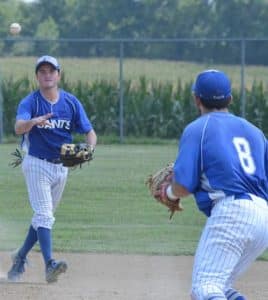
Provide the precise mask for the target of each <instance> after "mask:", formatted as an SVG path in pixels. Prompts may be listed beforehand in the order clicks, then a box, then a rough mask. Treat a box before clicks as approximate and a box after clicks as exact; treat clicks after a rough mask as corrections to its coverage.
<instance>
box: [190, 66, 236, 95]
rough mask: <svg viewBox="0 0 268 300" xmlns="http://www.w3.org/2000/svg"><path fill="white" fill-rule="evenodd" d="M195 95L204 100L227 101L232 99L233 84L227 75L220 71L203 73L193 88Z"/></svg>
mask: <svg viewBox="0 0 268 300" xmlns="http://www.w3.org/2000/svg"><path fill="white" fill-rule="evenodd" d="M192 91H193V93H194V94H195V95H196V96H197V97H199V98H201V99H203V100H218V101H221V100H226V99H228V98H229V97H231V95H232V94H231V93H232V91H231V82H230V80H229V78H228V77H227V75H226V74H225V73H224V72H222V71H219V70H213V69H211V70H205V71H203V72H201V73H200V74H199V75H198V76H197V78H196V81H195V83H194V85H193V87H192Z"/></svg>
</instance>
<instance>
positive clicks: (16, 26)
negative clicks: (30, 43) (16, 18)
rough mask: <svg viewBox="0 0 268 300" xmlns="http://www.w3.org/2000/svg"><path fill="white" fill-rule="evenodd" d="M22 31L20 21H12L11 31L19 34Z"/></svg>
mask: <svg viewBox="0 0 268 300" xmlns="http://www.w3.org/2000/svg"><path fill="white" fill-rule="evenodd" d="M20 31H21V26H20V24H19V23H12V24H11V25H10V26H9V32H10V33H11V34H13V35H16V34H19V33H20Z"/></svg>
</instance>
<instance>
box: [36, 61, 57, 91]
mask: <svg viewBox="0 0 268 300" xmlns="http://www.w3.org/2000/svg"><path fill="white" fill-rule="evenodd" d="M36 78H37V81H38V82H39V86H40V88H41V89H51V88H55V87H57V85H58V82H59V79H60V74H59V72H58V70H56V69H54V68H53V66H51V65H50V64H44V65H41V66H40V67H39V69H38V71H37V74H36Z"/></svg>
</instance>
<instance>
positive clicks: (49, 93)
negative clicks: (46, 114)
mask: <svg viewBox="0 0 268 300" xmlns="http://www.w3.org/2000/svg"><path fill="white" fill-rule="evenodd" d="M40 93H41V95H42V96H43V98H45V99H46V100H47V101H49V102H51V103H54V102H57V101H58V99H59V90H58V88H56V89H40Z"/></svg>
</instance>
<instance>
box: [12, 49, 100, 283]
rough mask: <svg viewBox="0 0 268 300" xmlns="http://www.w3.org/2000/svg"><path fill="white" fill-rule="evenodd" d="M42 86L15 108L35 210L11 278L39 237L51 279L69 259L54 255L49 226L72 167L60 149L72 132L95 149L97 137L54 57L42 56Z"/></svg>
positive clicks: (39, 75)
mask: <svg viewBox="0 0 268 300" xmlns="http://www.w3.org/2000/svg"><path fill="white" fill-rule="evenodd" d="M35 73H36V79H37V81H38V84H39V89H38V90H37V91H34V92H32V93H30V94H29V95H28V96H26V97H25V98H24V99H22V100H21V102H20V103H19V106H18V109H17V116H16V123H15V132H16V134H19V135H23V142H22V147H23V149H24V150H25V151H26V155H25V157H24V159H23V162H22V171H23V174H24V177H25V181H26V185H27V190H28V195H29V202H30V205H31V208H32V210H33V217H32V220H31V225H30V228H29V231H28V234H27V236H26V239H25V241H24V243H23V245H22V246H21V248H19V250H18V251H17V252H16V254H15V255H14V257H13V264H12V267H11V269H10V270H9V272H8V279H9V280H11V281H17V280H18V279H19V278H20V277H21V275H22V274H23V272H24V271H25V268H24V267H25V263H26V257H27V254H28V253H29V251H30V250H31V249H32V247H33V246H34V245H35V243H36V242H37V241H38V242H39V245H40V249H41V252H42V255H43V259H44V263H45V277H46V281H47V282H48V283H50V282H55V281H57V278H58V275H59V274H61V273H63V272H65V271H66V269H67V263H66V262H65V261H62V260H60V261H57V260H55V259H53V257H52V237H51V230H52V226H53V224H54V221H55V218H54V214H53V213H54V211H55V209H56V207H57V205H58V204H59V202H60V200H61V196H62V193H63V190H64V186H65V183H66V180H67V175H68V168H67V167H64V166H63V165H62V163H61V161H60V148H61V145H62V144H64V143H71V142H72V135H71V134H72V132H77V133H80V134H84V135H85V138H86V142H87V143H88V144H89V145H91V146H92V147H94V148H95V146H96V142H97V136H96V134H95V131H94V129H93V127H92V124H91V122H90V120H89V119H88V117H87V115H86V112H85V110H84V108H83V106H82V104H81V102H80V101H79V100H78V99H77V98H76V97H75V96H74V95H72V94H70V93H68V92H66V91H64V90H62V89H59V88H58V82H59V80H60V74H61V73H60V65H59V63H58V61H57V59H56V58H54V57H52V56H47V55H45V56H42V57H40V58H39V59H38V60H37V63H36V66H35Z"/></svg>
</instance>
